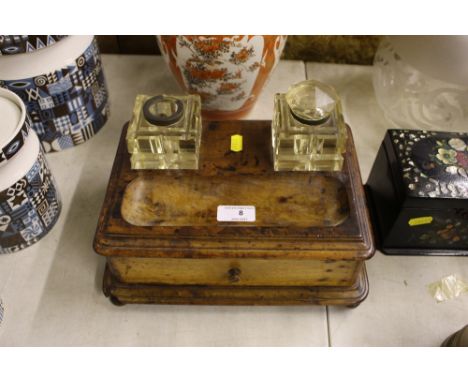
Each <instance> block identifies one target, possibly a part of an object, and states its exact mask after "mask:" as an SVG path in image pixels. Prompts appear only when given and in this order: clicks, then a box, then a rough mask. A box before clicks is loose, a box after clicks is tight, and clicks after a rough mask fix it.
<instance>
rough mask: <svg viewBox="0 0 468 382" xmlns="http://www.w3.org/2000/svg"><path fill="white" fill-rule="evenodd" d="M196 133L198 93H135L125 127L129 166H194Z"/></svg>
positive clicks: (198, 128) (197, 149) (198, 129)
mask: <svg viewBox="0 0 468 382" xmlns="http://www.w3.org/2000/svg"><path fill="white" fill-rule="evenodd" d="M200 137H201V100H200V96H198V95H187V96H167V95H158V96H148V95H141V94H140V95H137V97H136V99H135V105H134V107H133V116H132V120H131V121H130V124H129V127H128V131H127V148H128V152H129V153H130V154H131V158H130V162H131V168H132V169H135V170H150V169H159V170H165V169H198V158H199V153H200Z"/></svg>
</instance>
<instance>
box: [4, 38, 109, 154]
mask: <svg viewBox="0 0 468 382" xmlns="http://www.w3.org/2000/svg"><path fill="white" fill-rule="evenodd" d="M0 87H4V88H6V89H9V90H11V91H12V92H14V93H15V94H17V95H18V96H19V97H20V98H21V99H22V100H23V102H24V103H25V105H26V107H27V111H28V113H29V115H30V117H31V120H32V125H31V127H32V129H33V130H34V131H35V132H36V133H37V135H38V137H39V139H40V140H41V143H42V146H43V148H44V150H45V152H51V151H61V150H63V149H66V148H69V147H73V146H76V145H79V144H81V143H83V142H85V141H87V140H88V139H90V138H91V137H93V136H94V135H95V134H96V133H97V132H98V131H99V130H100V129H101V128H102V126H103V125H104V124H105V122H106V121H107V117H108V91H107V87H106V83H105V78H104V73H103V69H102V64H101V55H100V52H99V48H98V46H97V42H96V39H95V38H94V36H68V37H64V38H62V39H61V40H60V41H57V42H55V44H53V45H52V46H48V47H45V48H43V49H40V50H36V51H33V52H31V53H24V54H15V55H8V56H6V55H3V56H1V57H0Z"/></svg>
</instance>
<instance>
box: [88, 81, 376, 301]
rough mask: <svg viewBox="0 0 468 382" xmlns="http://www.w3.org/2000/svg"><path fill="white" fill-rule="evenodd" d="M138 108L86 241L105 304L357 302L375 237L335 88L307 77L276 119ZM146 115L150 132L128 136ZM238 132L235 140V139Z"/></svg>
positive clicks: (195, 101)
mask: <svg viewBox="0 0 468 382" xmlns="http://www.w3.org/2000/svg"><path fill="white" fill-rule="evenodd" d="M288 97H289V98H288ZM147 101H148V102H147ZM145 102H147V103H146V114H145V113H144V110H143V109H145V108H144V107H140V106H141V105H142V104H144V103H145ZM137 104H138V105H139V106H138V105H136V106H138V107H136V109H135V110H136V111H135V112H134V115H133V119H132V121H131V123H130V127H129V128H128V130H129V133H127V127H124V129H123V132H122V136H121V139H120V143H119V147H118V150H117V155H116V158H115V162H114V166H113V169H112V173H111V176H110V180H109V186H108V189H107V193H106V197H105V201H104V205H103V208H102V211H101V215H100V217H99V222H98V227H97V232H96V236H95V241H94V248H95V250H96V252H97V253H99V254H100V255H103V256H106V258H107V266H106V270H105V274H104V283H103V290H104V294H105V295H106V296H108V297H109V298H110V299H111V301H112V302H113V303H115V304H128V303H155V304H226V305H288V304H291V305H292V304H319V305H346V306H357V305H358V304H359V303H360V302H361V301H363V300H364V299H365V298H366V296H367V293H368V280H367V275H366V270H365V265H364V261H365V260H367V259H369V258H370V257H371V256H372V255H373V253H374V244H373V239H372V235H371V228H370V222H369V217H368V212H367V208H366V202H365V196H364V191H363V186H362V182H361V176H360V172H359V167H358V162H357V157H356V151H355V148H354V143H353V139H352V135H351V131H350V129H349V128H348V127H346V125H345V124H344V122H343V120H342V115H341V110H340V104H339V100H338V98H337V97H336V94H335V93H334V91H333V90H332V89H330V88H328V87H326V86H325V85H323V84H320V83H316V82H314V81H306V82H304V83H300V84H298V85H295V86H293V87H292V88H291V90H290V91H289V92H288V93H286V94H278V95H277V96H276V98H275V115H274V118H273V124H272V122H270V121H223V122H206V123H204V124H203V126H202V124H201V122H200V117H199V107H200V100H199V98H198V96H186V97H168V96H160V97H153V98H150V97H147V96H139V98H137ZM151 104H152V105H151ZM287 105H289V107H286V106H287ZM311 105H312V106H313V107H312V108H311V107H310V106H311ZM181 107H182V109H183V110H184V112H183V113H180V112H179V111H180V108H181ZM312 109H314V110H315V111H314V112H312V111H311V110H312ZM317 110H318V111H319V113H317ZM184 113H185V114H184ZM176 114H177V115H176ZM174 115H176V117H177V118H179V122H176V123H174V121H173V117H174ZM141 116H143V117H141ZM152 117H154V118H152ZM141 118H143V119H145V120H146V122H145V123H146V126H143V128H141V129H140V130H138V129H137V130H135V125H134V124H135V121H140V122H141V123H143V122H142V120H141ZM148 119H149V120H151V121H152V123H149V122H148ZM186 121H188V122H190V123H188V124H187V122H186ZM145 123H143V125H145ZM140 126H141V125H140ZM169 132H170V133H169ZM239 135H240V136H241V137H242V145H239V142H238V141H237V145H236V144H234V146H232V145H231V144H232V143H236V141H235V138H236V136H237V138H238V139H239V137H238V136H239ZM233 136H235V137H234V138H233ZM126 137H127V140H129V144H128V148H129V149H130V151H131V152H132V155H131V154H129V153H128V150H127V142H126ZM235 146H237V147H235ZM240 146H242V147H240ZM145 150H146V152H145ZM131 166H132V167H133V168H137V169H136V170H135V169H131ZM138 168H139V169H138ZM148 168H153V169H152V170H148ZM154 168H156V169H154Z"/></svg>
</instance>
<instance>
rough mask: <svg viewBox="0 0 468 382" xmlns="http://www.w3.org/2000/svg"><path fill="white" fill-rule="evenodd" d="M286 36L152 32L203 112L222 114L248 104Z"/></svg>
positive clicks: (233, 112) (228, 115) (243, 108)
mask: <svg viewBox="0 0 468 382" xmlns="http://www.w3.org/2000/svg"><path fill="white" fill-rule="evenodd" d="M285 42H286V36H278V35H269V36H266V35H261V36H253V35H238V36H226V35H221V36H185V35H183V36H182V35H179V36H158V43H159V46H160V49H161V52H162V54H163V56H164V58H165V60H166V63H167V64H168V65H169V68H170V69H171V71H172V73H173V74H174V76H175V78H176V79H177V81H178V82H179V84H180V85H181V86H182V88H183V89H185V90H186V91H188V92H189V93H196V94H199V95H200V96H201V98H202V108H203V112H204V116H205V117H208V118H216V119H226V118H237V117H240V116H242V115H245V114H246V113H247V112H248V111H250V109H251V108H252V107H253V105H254V103H255V101H256V99H257V97H258V95H259V94H260V92H261V90H262V89H263V87H264V85H265V83H266V81H267V80H268V78H269V76H270V74H271V72H272V71H273V69H274V68H275V67H276V65H277V64H278V62H279V59H280V56H281V53H282V51H283V48H284V45H285Z"/></svg>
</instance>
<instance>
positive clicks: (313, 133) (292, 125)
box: [272, 80, 347, 171]
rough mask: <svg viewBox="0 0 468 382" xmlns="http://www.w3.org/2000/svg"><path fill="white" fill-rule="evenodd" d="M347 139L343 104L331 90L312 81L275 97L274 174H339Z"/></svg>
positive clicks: (292, 87) (273, 128) (294, 86)
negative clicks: (308, 172) (281, 172)
mask: <svg viewBox="0 0 468 382" xmlns="http://www.w3.org/2000/svg"><path fill="white" fill-rule="evenodd" d="M346 137H347V134H346V125H345V123H344V120H343V115H342V111H341V103H340V100H339V97H338V95H337V94H336V92H335V90H334V89H333V88H332V87H330V86H328V85H325V84H323V83H321V82H318V81H313V80H309V81H303V82H299V83H297V84H295V85H292V86H291V87H290V88H289V90H288V92H287V93H284V94H279V93H278V94H276V95H275V110H274V115H273V121H272V145H273V162H274V168H275V171H340V170H341V168H342V166H343V153H344V152H345V150H346Z"/></svg>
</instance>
